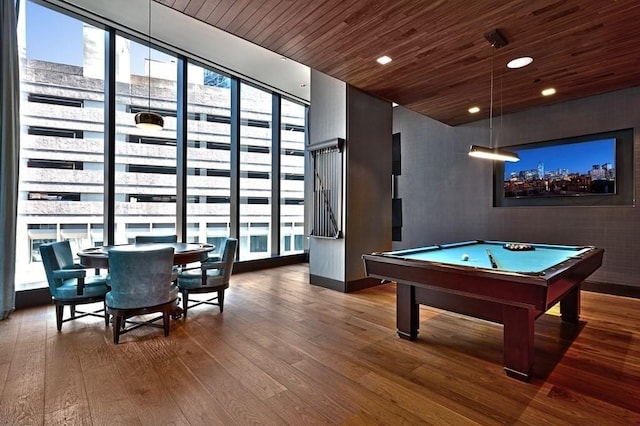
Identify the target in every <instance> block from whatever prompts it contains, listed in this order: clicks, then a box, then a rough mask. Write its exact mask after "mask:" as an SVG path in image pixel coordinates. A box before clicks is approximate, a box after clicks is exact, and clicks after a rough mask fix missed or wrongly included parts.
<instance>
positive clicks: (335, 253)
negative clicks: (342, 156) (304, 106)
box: [305, 70, 348, 282]
mask: <svg viewBox="0 0 640 426" xmlns="http://www.w3.org/2000/svg"><path fill="white" fill-rule="evenodd" d="M311 82H312V83H311V99H312V103H311V106H310V107H309V145H310V146H313V145H314V144H316V143H319V142H324V141H326V140H329V139H333V138H342V139H347V85H346V83H344V82H342V81H340V80H337V79H335V78H333V77H329V76H328V75H326V74H323V73H321V72H318V71H315V70H312V71H311ZM347 143H348V141H347ZM306 169H307V171H308V176H307V177H306V178H305V184H306V188H305V193H306V194H307V197H309V196H310V194H313V164H312V163H310V164H309V166H308V167H307V168H306ZM312 199H313V198H312V197H311V198H309V199H308V200H307V201H305V204H306V205H313V201H311V200H312ZM343 206H344V202H343ZM312 210H313V209H310V210H309V214H310V215H311V214H313V211H312ZM344 210H345V209H344V208H343V219H342V226H343V228H344V224H345V221H344ZM307 223H313V220H312V217H309V218H307ZM344 258H345V240H344V239H337V240H331V239H322V238H313V237H311V238H310V240H309V273H310V274H311V275H316V276H320V277H325V278H328V279H331V280H336V281H341V282H343V281H344V279H345V262H344Z"/></svg>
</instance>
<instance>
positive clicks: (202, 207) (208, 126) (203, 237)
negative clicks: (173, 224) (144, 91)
mask: <svg viewBox="0 0 640 426" xmlns="http://www.w3.org/2000/svg"><path fill="white" fill-rule="evenodd" d="M187 76H188V92H187V221H186V222H187V240H188V241H189V242H196V241H198V242H207V243H209V244H214V245H215V246H216V247H220V243H221V241H222V239H223V238H226V237H228V236H229V235H230V234H231V230H230V226H231V225H230V223H231V204H230V203H231V78H229V77H228V76H224V75H222V74H219V73H217V72H215V71H213V70H211V69H208V68H205V67H202V66H199V65H195V64H191V63H190V64H189V66H188V69H187Z"/></svg>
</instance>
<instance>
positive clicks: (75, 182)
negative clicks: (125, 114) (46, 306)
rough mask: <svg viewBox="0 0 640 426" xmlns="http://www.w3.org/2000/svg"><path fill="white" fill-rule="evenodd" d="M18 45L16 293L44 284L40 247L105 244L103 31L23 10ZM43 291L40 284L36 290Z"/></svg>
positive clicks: (44, 11) (30, 7) (33, 8)
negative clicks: (53, 243)
mask: <svg viewBox="0 0 640 426" xmlns="http://www.w3.org/2000/svg"><path fill="white" fill-rule="evenodd" d="M25 4H26V7H25V10H22V11H21V13H20V15H21V18H20V19H21V22H20V30H19V36H18V37H19V44H20V75H21V92H22V98H21V105H20V108H21V113H22V117H21V126H22V135H21V150H20V183H19V193H20V200H19V203H18V221H17V223H18V226H17V230H16V231H17V232H16V288H17V289H18V290H22V289H26V288H30V287H32V286H34V285H41V284H39V283H41V282H42V281H43V280H45V275H44V269H43V268H42V264H41V262H40V253H39V249H38V247H39V246H40V244H42V243H45V242H50V241H57V240H69V241H70V242H71V246H72V248H73V249H76V250H77V249H79V248H81V247H86V246H92V245H96V244H102V227H103V197H102V192H103V185H104V178H103V173H104V172H103V170H104V167H103V166H104V162H103V151H104V142H103V141H104V133H103V130H104V129H103V125H102V123H103V121H104V118H103V117H104V113H103V103H104V59H103V58H104V37H105V34H104V31H103V30H102V29H100V28H97V27H95V26H93V25H90V24H87V23H84V22H82V21H80V20H78V19H75V18H72V17H69V16H67V15H64V14H62V13H58V12H55V11H53V10H51V9H48V8H46V7H43V6H40V5H38V4H36V3H32V2H26V3H25ZM36 283H38V284H36Z"/></svg>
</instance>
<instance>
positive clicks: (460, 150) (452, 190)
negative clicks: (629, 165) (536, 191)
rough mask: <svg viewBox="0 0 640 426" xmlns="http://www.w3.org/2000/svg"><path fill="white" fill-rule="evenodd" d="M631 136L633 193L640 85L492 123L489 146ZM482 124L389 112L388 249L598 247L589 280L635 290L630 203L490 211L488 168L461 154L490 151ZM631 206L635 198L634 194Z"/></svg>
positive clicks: (637, 229)
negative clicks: (394, 179) (398, 217)
mask: <svg viewBox="0 0 640 426" xmlns="http://www.w3.org/2000/svg"><path fill="white" fill-rule="evenodd" d="M626 128H633V129H634V154H633V156H634V158H633V164H634V194H635V192H636V191H637V188H638V187H639V184H640V161H639V153H640V88H633V89H628V90H623V91H618V92H612V93H607V94H603V95H599V96H594V97H590V98H584V99H581V100H577V101H572V102H566V103H562V104H557V105H553V106H548V107H542V108H537V109H532V110H529V111H525V112H522V113H518V114H511V115H505V116H503V117H498V118H497V119H494V135H496V134H497V141H498V142H497V143H494V145H496V146H502V147H504V146H509V145H518V144H524V143H531V142H538V141H544V140H552V139H560V138H567V137H572V136H579V135H584V134H591V133H600V132H606V131H612V130H618V129H626ZM488 129H489V126H488V122H487V121H486V120H483V121H479V122H475V123H471V124H468V125H464V126H458V127H449V126H447V125H444V124H442V123H440V122H438V121H435V120H432V119H430V118H428V117H425V116H422V115H419V114H416V113H414V112H411V111H409V110H407V109H404V108H401V107H399V108H395V111H394V121H393V131H394V132H401V133H402V160H403V161H402V175H401V176H399V177H398V180H399V182H398V186H399V190H400V191H401V193H402V194H403V210H404V212H403V213H404V214H403V241H402V242H395V243H394V245H393V246H394V249H400V248H408V247H416V246H421V245H425V244H436V243H444V242H452V241H460V240H466V239H500V240H511V241H530V242H546V243H556V244H579V245H582V244H584V245H595V246H598V247H602V248H604V249H605V255H604V262H603V265H602V267H601V268H600V269H599V270H598V271H596V272H595V273H594V274H593V275H592V276H591V277H590V278H589V281H592V282H602V283H608V284H612V285H620V286H630V287H640V282H639V281H638V279H637V277H638V276H640V262H638V261H637V259H638V256H639V255H640V244H638V241H639V240H640V212H639V211H638V209H637V207H635V206H598V207H587V206H572V207H542V206H540V207H493V193H492V191H493V188H492V180H493V176H492V173H493V167H492V163H491V162H488V161H486V160H481V159H475V158H472V157H469V156H468V155H467V151H468V149H469V145H471V144H480V145H484V146H488V145H489V130H488ZM634 199H635V196H634Z"/></svg>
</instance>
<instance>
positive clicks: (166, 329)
mask: <svg viewBox="0 0 640 426" xmlns="http://www.w3.org/2000/svg"><path fill="white" fill-rule="evenodd" d="M170 320H171V311H169V310H167V309H165V310H164V311H163V312H162V323H163V325H164V337H167V336H168V335H169V324H170Z"/></svg>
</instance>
